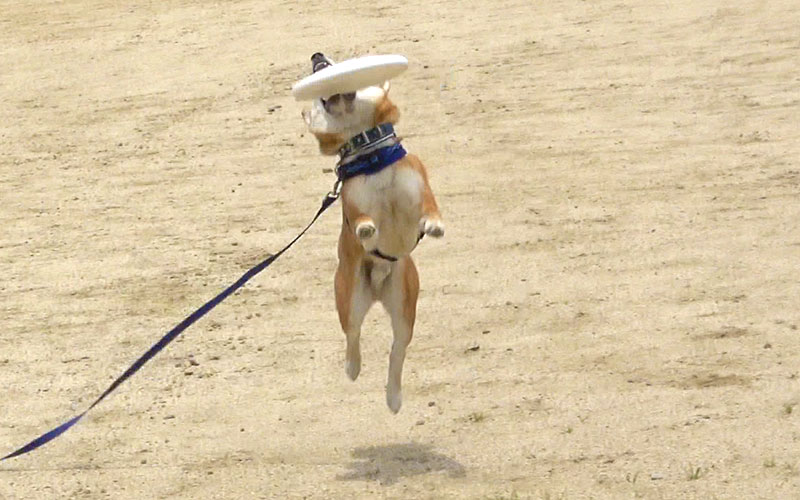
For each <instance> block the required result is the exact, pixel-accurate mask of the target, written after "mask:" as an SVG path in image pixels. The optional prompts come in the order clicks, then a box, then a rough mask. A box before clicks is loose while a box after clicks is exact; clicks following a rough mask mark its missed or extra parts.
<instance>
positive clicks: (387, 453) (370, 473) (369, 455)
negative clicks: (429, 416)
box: [336, 443, 466, 485]
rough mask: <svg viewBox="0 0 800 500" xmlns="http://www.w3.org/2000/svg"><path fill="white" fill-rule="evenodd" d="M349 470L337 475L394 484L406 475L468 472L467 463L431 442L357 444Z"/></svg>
mask: <svg viewBox="0 0 800 500" xmlns="http://www.w3.org/2000/svg"><path fill="white" fill-rule="evenodd" d="M352 456H353V458H354V459H355V460H354V461H353V462H351V463H350V464H348V465H347V467H348V468H349V469H350V471H349V472H346V473H344V474H340V475H338V476H336V479H338V480H340V481H378V482H379V483H380V484H382V485H391V484H393V483H395V482H397V481H398V480H399V479H401V478H403V477H409V476H418V475H420V474H429V473H432V472H446V473H447V474H448V475H449V476H450V477H463V476H464V475H466V472H465V469H464V466H463V465H461V464H460V463H458V462H456V461H455V460H453V459H452V458H450V457H447V456H445V455H442V454H441V453H436V452H435V451H433V450H432V447H431V446H429V445H423V444H417V443H406V444H391V445H387V446H369V447H362V448H356V449H355V450H353V453H352Z"/></svg>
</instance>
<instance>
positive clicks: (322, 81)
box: [292, 55, 408, 101]
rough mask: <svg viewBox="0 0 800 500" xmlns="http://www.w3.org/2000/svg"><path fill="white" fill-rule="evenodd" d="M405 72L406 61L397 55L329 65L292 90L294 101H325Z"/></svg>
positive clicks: (349, 60)
mask: <svg viewBox="0 0 800 500" xmlns="http://www.w3.org/2000/svg"><path fill="white" fill-rule="evenodd" d="M406 68H408V59H406V58H405V57H403V56H398V55H382V56H364V57H356V58H355V59H348V60H347V61H342V62H340V63H336V64H332V65H330V66H328V67H327V68H323V69H321V70H319V71H317V72H316V73H314V74H312V75H309V76H307V77H305V78H303V79H302V80H300V81H299V82H297V83H295V84H294V85H293V86H292V94H293V95H294V98H295V99H296V100H298V101H310V100H312V99H317V98H320V97H322V98H326V97H330V96H332V95H334V94H346V93H348V92H355V91H356V90H359V89H363V88H365V87H370V86H372V85H380V84H382V83H383V82H385V81H386V80H390V79H392V78H394V77H395V76H397V75H399V74H400V73H402V72H403V71H405V70H406Z"/></svg>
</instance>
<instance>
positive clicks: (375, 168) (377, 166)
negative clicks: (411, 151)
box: [336, 143, 406, 182]
mask: <svg viewBox="0 0 800 500" xmlns="http://www.w3.org/2000/svg"><path fill="white" fill-rule="evenodd" d="M405 155H406V150H405V149H403V146H401V145H400V143H397V144H395V145H393V146H386V147H383V148H380V149H376V150H374V151H372V152H370V153H368V154H365V155H361V156H357V157H356V159H355V160H353V161H351V162H348V163H345V164H344V165H339V166H338V167H336V175H337V177H339V182H344V181H346V180H347V179H350V178H351V177H356V176H358V175H372V174H375V173H378V172H380V171H381V170H383V169H384V168H386V167H388V166H389V165H391V164H392V163H394V162H396V161H397V160H399V159H401V158H402V157H404V156H405Z"/></svg>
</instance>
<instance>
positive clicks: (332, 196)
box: [0, 182, 339, 462]
mask: <svg viewBox="0 0 800 500" xmlns="http://www.w3.org/2000/svg"><path fill="white" fill-rule="evenodd" d="M338 188H339V182H337V183H336V185H335V186H334V189H333V191H331V192H330V193H328V194H327V195H326V196H325V199H324V200H322V206H320V208H319V210H318V211H317V214H316V215H315V216H314V218H313V219H311V222H309V223H308V225H307V226H306V228H305V229H303V231H302V232H300V234H298V235H297V236H296V237H295V238H294V239H293V240H292V241H291V242H289V244H288V245H286V246H285V247H283V249H281V251H279V252H278V253H276V254H274V255H270V256H269V257H267V258H266V259H264V260H263V261H262V262H260V263H259V264H257V265H256V266H255V267H253V268H252V269H250V270H249V271H247V272H246V273H244V274H243V275H242V277H241V278H239V279H238V280H236V282H235V283H234V284H232V285H231V286H229V287H228V288H226V289H225V290H223V291H222V292H221V293H220V294H219V295H217V296H216V297H214V298H213V299H211V300H209V301H208V302H206V303H205V304H203V305H202V306H201V307H200V308H199V309H198V310H196V311H195V312H193V313H192V314H191V315H189V316H188V317H187V318H186V319H184V320H183V321H181V322H180V323H178V325H177V326H175V327H174V328H173V329H172V330H170V331H169V332H167V334H166V335H164V336H163V337H161V340H159V341H158V342H156V343H155V344H153V346H152V347H151V348H150V349H148V350H147V352H146V353H144V354H142V356H141V357H140V358H139V359H137V360H136V361H134V363H133V364H132V365H131V366H130V367H128V369H127V370H125V373H123V374H122V375H120V376H119V377H118V378H117V379H116V380H115V381H114V382H113V383H112V384H111V385H110V386H109V387H108V389H106V390H105V392H103V394H101V395H100V397H99V398H97V399H96V400H95V402H94V403H92V405H91V406H90V407H89V408H87V409H86V410H85V411H84V412H83V413H81V414H80V415H78V416H77V417H74V418H72V419H71V420H67V421H66V422H64V423H63V424H61V425H59V426H58V427H56V428H55V429H53V430H51V431H48V432H46V433H44V434H42V435H41V436H39V437H38V438H36V439H34V440H33V441H31V442H30V443H28V444H26V445H25V446H23V447H22V448H20V449H18V450H17V451H15V452H13V453H9V454H8V455H6V456H4V457H3V458H0V462H1V461H3V460H7V459H9V458H13V457H17V456H19V455H23V454H25V453H28V452H30V451H33V450H35V449H36V448H39V447H40V446H43V445H44V444H46V443H48V442H49V441H52V440H53V439H55V438H57V437H58V436H60V435H61V434H63V433H65V432H66V431H67V430H69V428H70V427H72V426H73V425H75V424H77V423H78V422H79V421H80V419H82V418H83V416H84V415H86V414H87V413H89V411H90V410H91V409H92V408H94V407H95V406H97V405H98V404H99V403H100V401H102V400H104V399H105V398H106V396H108V395H109V394H111V393H112V392H114V390H116V388H117V387H119V386H120V385H121V384H122V383H123V382H125V381H126V380H128V379H129V378H130V377H131V376H132V375H133V374H134V373H136V372H137V371H139V369H140V368H141V367H142V366H144V364H145V363H147V362H148V361H150V358H152V357H153V356H155V355H156V354H158V353H159V352H160V351H161V350H162V349H164V348H165V347H167V345H168V344H169V343H170V342H172V341H173V340H175V338H176V337H177V336H178V335H180V334H181V333H182V332H183V331H184V330H186V329H187V328H189V327H190V326H192V324H193V323H194V322H195V321H197V320H198V319H200V318H202V317H203V316H205V315H206V313H208V312H209V311H210V310H212V309H214V308H215V307H217V306H218V305H219V303H220V302H222V301H223V300H225V299H226V298H228V296H229V295H231V294H232V293H233V292H235V291H236V290H238V289H240V288H241V287H242V286H244V284H245V283H247V282H248V281H250V280H251V279H252V278H253V277H254V276H255V275H256V274H258V273H260V272H261V271H263V270H264V269H266V268H267V267H268V266H269V265H270V264H272V263H273V262H275V260H277V259H278V257H280V256H281V255H282V254H283V253H284V252H285V251H286V250H288V249H289V248H290V247H291V246H292V245H294V243H295V242H296V241H297V240H299V239H300V237H302V236H303V235H304V234H306V231H308V230H309V228H311V226H312V225H313V224H314V223H315V222H316V221H317V219H319V216H320V215H322V212H324V211H325V210H327V209H328V207H330V206H331V205H332V204H333V202H335V201H336V200H337V199H338V198H339V192H338Z"/></svg>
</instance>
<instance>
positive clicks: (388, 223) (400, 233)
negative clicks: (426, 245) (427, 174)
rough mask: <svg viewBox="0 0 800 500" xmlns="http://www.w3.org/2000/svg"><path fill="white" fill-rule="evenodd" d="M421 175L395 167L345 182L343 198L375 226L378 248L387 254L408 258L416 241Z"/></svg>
mask: <svg viewBox="0 0 800 500" xmlns="http://www.w3.org/2000/svg"><path fill="white" fill-rule="evenodd" d="M422 187H423V179H422V176H421V175H420V174H419V173H418V172H416V171H415V170H413V169H410V168H399V167H398V166H397V165H392V166H390V167H387V168H384V169H383V170H381V171H380V172H378V173H376V174H372V175H360V176H358V177H354V178H352V179H350V180H348V181H347V183H345V186H344V190H343V195H344V196H346V197H347V198H348V200H349V201H350V202H352V203H353V204H354V205H356V206H357V207H358V209H359V211H361V212H363V213H364V214H366V215H369V216H370V217H372V220H373V221H374V222H375V226H376V227H377V230H378V231H377V241H376V242H375V243H376V244H377V248H378V249H379V250H380V251H381V252H382V253H384V254H386V255H391V256H402V255H408V254H409V253H411V251H412V250H413V249H414V247H415V246H416V244H417V240H418V238H419V221H420V217H421V216H422V199H421V198H422V196H421V193H422Z"/></svg>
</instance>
